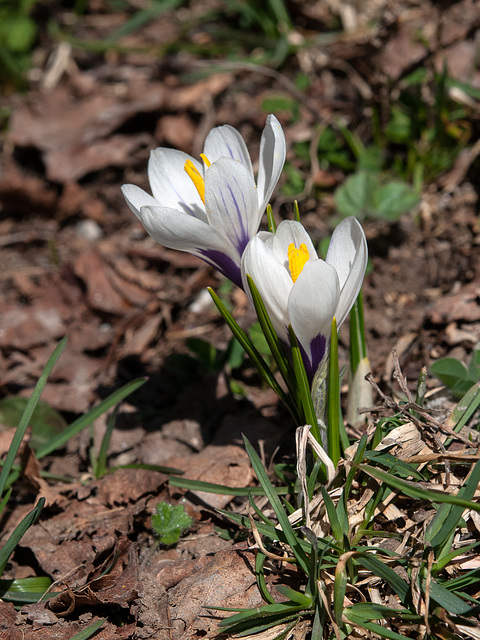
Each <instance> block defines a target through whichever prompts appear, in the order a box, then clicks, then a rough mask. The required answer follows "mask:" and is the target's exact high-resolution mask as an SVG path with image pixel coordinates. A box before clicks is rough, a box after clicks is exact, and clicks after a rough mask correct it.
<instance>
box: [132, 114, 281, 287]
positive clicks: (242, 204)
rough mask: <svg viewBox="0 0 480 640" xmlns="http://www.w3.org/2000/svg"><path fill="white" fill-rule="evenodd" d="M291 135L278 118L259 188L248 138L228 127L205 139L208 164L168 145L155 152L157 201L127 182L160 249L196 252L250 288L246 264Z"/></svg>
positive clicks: (265, 139)
mask: <svg viewBox="0 0 480 640" xmlns="http://www.w3.org/2000/svg"><path fill="white" fill-rule="evenodd" d="M285 150H286V145H285V136H284V134H283V130H282V127H281V125H280V123H279V122H278V120H277V119H276V118H275V116H273V115H270V116H268V118H267V123H266V126H265V129H264V131H263V134H262V138H261V141H260V157H259V167H258V176H257V183H256V184H255V177H254V173H253V168H252V162H251V160H250V155H249V153H248V150H247V147H246V145H245V142H244V141H243V138H242V136H241V135H240V134H239V133H238V131H237V130H236V129H234V128H233V127H230V126H229V125H223V126H221V127H216V128H215V129H212V131H210V133H209V134H208V136H207V139H206V140H205V146H204V150H203V153H202V154H201V158H202V162H199V161H198V160H196V159H195V158H192V157H190V156H189V155H187V154H186V153H183V152H182V151H177V150H174V149H165V148H163V147H160V148H158V149H155V150H154V151H152V152H151V154H150V160H149V163H148V179H149V182H150V187H151V190H152V194H153V196H151V195H149V194H148V193H146V192H145V191H144V190H143V189H140V188H139V187H137V186H135V185H132V184H126V185H124V186H123V187H122V191H123V195H124V197H125V200H126V201H127V204H128V206H129V207H130V209H131V210H132V211H133V213H134V214H135V215H136V216H137V218H138V219H139V220H140V222H141V223H142V224H143V226H144V227H145V230H146V231H147V232H148V233H149V234H150V235H151V236H152V237H153V238H154V239H155V240H156V241H157V242H159V243H160V244H162V245H163V246H165V247H168V248H170V249H178V250H179V251H187V252H189V253H193V254H194V255H196V256H199V257H200V258H203V260H205V261H206V262H208V263H209V264H211V265H212V266H214V267H215V268H216V269H218V271H220V272H221V273H223V275H225V276H226V277H227V278H229V279H230V280H232V282H234V283H235V284H237V285H239V286H242V280H241V275H240V267H241V260H242V255H243V252H244V250H245V247H246V246H247V244H248V242H249V240H250V239H251V238H252V237H253V236H254V235H255V234H256V233H257V231H258V228H259V226H260V222H261V219H262V216H263V213H264V211H265V208H266V206H267V204H268V201H269V200H270V197H271V195H272V193H273V190H274V189H275V186H276V184H277V182H278V179H279V177H280V174H281V172H282V169H283V165H284V162H285Z"/></svg>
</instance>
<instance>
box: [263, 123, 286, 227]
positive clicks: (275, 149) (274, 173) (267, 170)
mask: <svg viewBox="0 0 480 640" xmlns="http://www.w3.org/2000/svg"><path fill="white" fill-rule="evenodd" d="M285 156H286V143H285V135H284V133H283V129H282V126H281V124H280V123H279V121H278V120H277V118H276V117H275V116H274V115H269V116H268V117H267V123H266V125H265V129H264V130H263V133H262V139H261V141H260V154H259V164H258V177H257V187H258V206H259V213H260V216H261V215H262V214H263V212H264V211H265V207H266V206H267V204H268V202H269V200H270V198H271V195H272V193H273V190H274V189H275V187H276V185H277V182H278V179H279V178H280V175H281V173H282V169H283V165H284V164H285Z"/></svg>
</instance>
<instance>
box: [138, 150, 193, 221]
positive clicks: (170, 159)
mask: <svg viewBox="0 0 480 640" xmlns="http://www.w3.org/2000/svg"><path fill="white" fill-rule="evenodd" d="M187 160H191V161H192V162H193V164H194V165H195V167H196V168H197V169H198V171H199V172H200V174H201V175H203V165H202V164H201V163H200V162H198V160H195V159H194V158H191V157H190V156H189V155H188V154H186V153H183V151H177V150H176V149H165V148H163V147H159V148H158V149H155V150H154V151H151V152H150V159H149V161H148V179H149V180H150V187H151V189H152V193H153V196H154V198H155V200H157V202H158V203H159V204H160V205H161V206H163V207H167V208H169V209H178V210H180V211H184V212H185V213H188V214H190V215H192V216H195V217H196V218H199V219H200V220H205V207H204V205H203V202H202V199H201V198H200V196H199V194H198V191H197V189H196V187H195V185H194V184H193V182H192V180H191V178H190V177H189V176H188V174H187V172H186V171H185V163H186V162H187Z"/></svg>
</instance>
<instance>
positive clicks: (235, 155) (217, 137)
mask: <svg viewBox="0 0 480 640" xmlns="http://www.w3.org/2000/svg"><path fill="white" fill-rule="evenodd" d="M203 152H204V154H205V155H206V156H207V159H208V160H209V162H210V163H211V164H213V163H214V162H216V161H217V160H219V159H220V158H230V159H231V160H238V162H241V163H242V164H243V166H244V167H245V168H246V169H247V170H248V172H249V173H250V174H251V175H252V177H253V169H252V161H251V160H250V154H249V153H248V149H247V145H246V144H245V142H244V140H243V138H242V136H241V135H240V134H239V133H238V131H237V130H236V129H234V128H233V127H231V126H230V125H228V124H224V125H222V126H221V127H215V129H212V130H211V131H210V133H209V134H208V136H207V139H206V140H205V147H204V150H203Z"/></svg>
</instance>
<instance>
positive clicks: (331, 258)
mask: <svg viewBox="0 0 480 640" xmlns="http://www.w3.org/2000/svg"><path fill="white" fill-rule="evenodd" d="M367 259H368V249H367V241H366V239H365V233H364V232H363V229H362V227H361V225H360V223H359V222H358V221H357V220H356V219H355V218H353V217H350V218H345V220H342V222H341V223H340V224H339V225H338V227H337V228H336V229H335V231H334V232H333V235H332V239H331V241H330V246H329V248H328V253H327V257H326V262H327V263H328V264H330V265H332V267H334V268H335V270H336V272H337V274H338V279H339V281H340V299H339V303H338V307H337V312H336V317H337V326H338V327H340V325H341V324H342V323H343V322H344V321H345V319H346V317H347V316H348V314H349V313H350V309H351V308H352V306H353V304H354V303H355V300H356V299H357V296H358V294H359V293H360V289H361V288H362V283H363V278H364V276H365V269H366V268H367Z"/></svg>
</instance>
